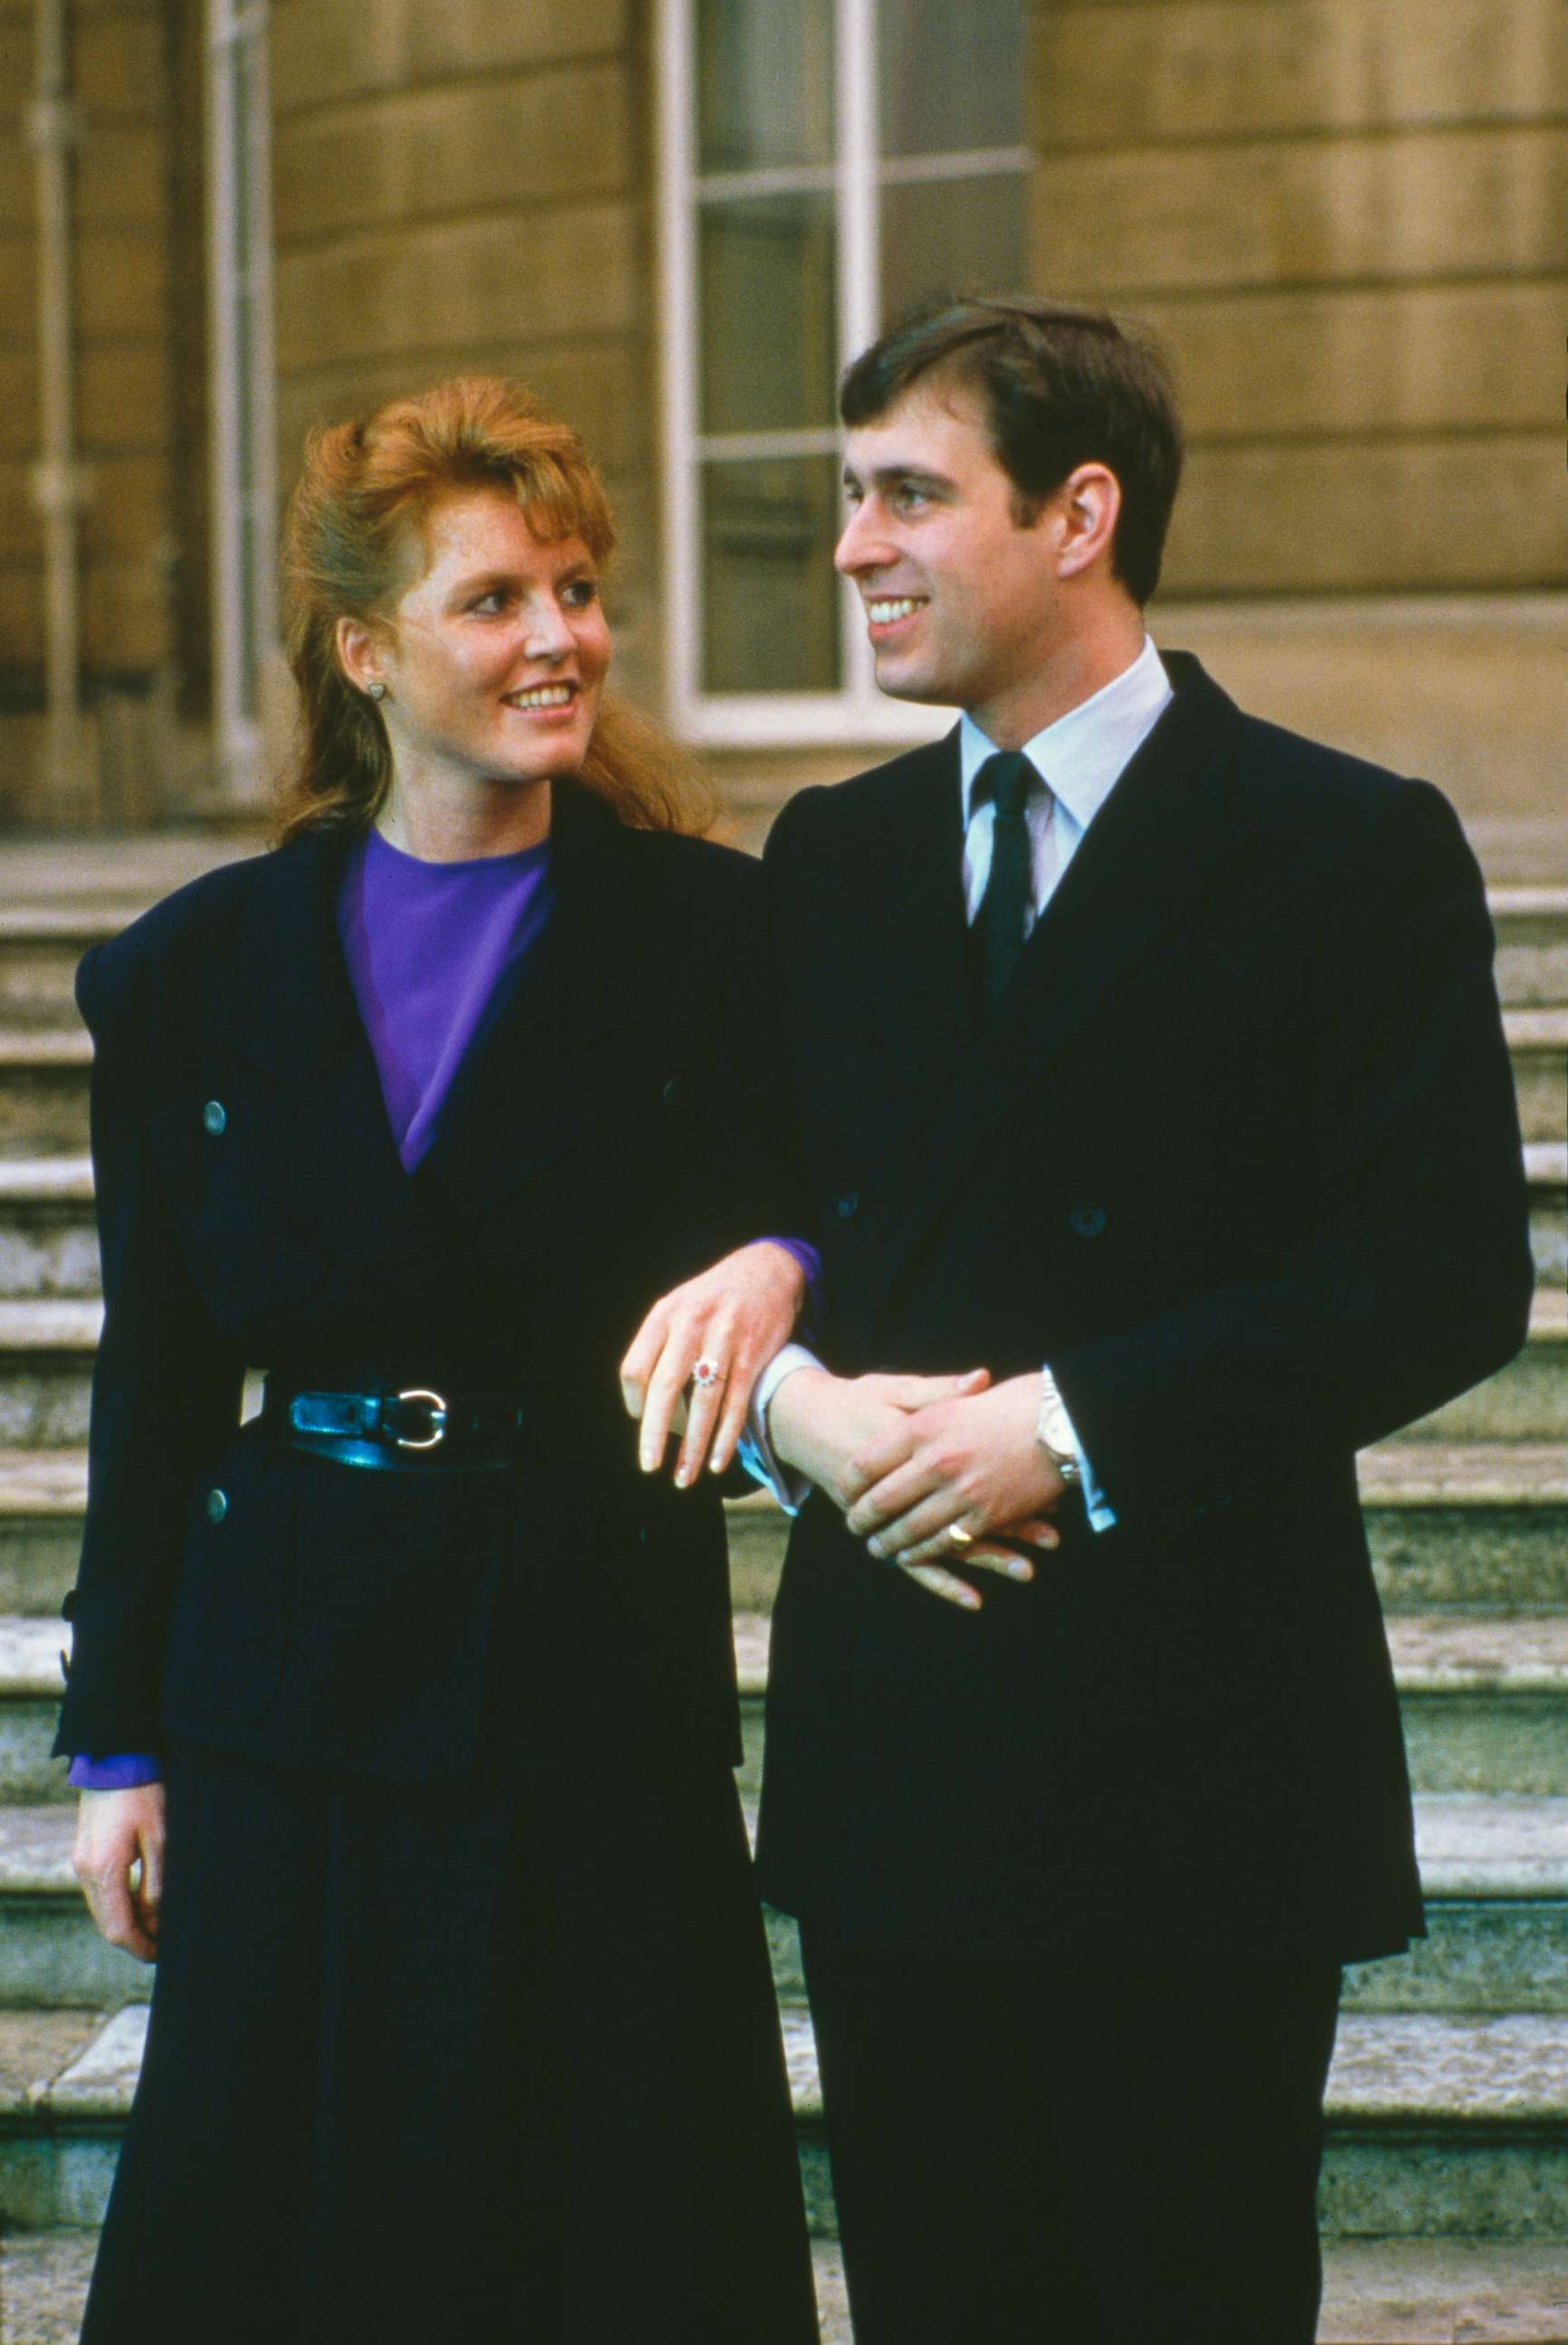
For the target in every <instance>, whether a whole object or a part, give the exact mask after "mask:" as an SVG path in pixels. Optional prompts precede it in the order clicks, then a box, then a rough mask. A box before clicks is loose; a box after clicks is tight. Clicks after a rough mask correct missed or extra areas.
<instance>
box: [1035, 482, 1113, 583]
mask: <svg viewBox="0 0 1568 2345" xmlns="http://www.w3.org/2000/svg"><path fill="white" fill-rule="evenodd" d="M1051 502H1052V503H1053V505H1054V506H1055V508H1056V510H1057V513H1058V516H1059V523H1060V529H1061V536H1060V539H1059V542H1058V549H1057V555H1056V572H1057V575H1058V577H1061V578H1078V577H1082V576H1083V574H1084V572H1085V571H1087V570H1092V569H1093V568H1094V566H1095V563H1097V562H1101V561H1105V562H1108V561H1109V559H1110V553H1111V541H1112V540H1113V538H1114V537H1115V533H1116V519H1117V516H1118V514H1119V513H1120V512H1121V510H1122V484H1121V482H1119V481H1118V480H1117V478H1116V476H1115V472H1112V471H1111V469H1110V467H1109V466H1108V465H1105V464H1080V465H1078V466H1077V468H1076V469H1075V470H1074V472H1069V473H1068V475H1067V477H1066V479H1065V480H1064V482H1063V483H1062V485H1061V487H1060V488H1059V489H1058V490H1057V492H1056V493H1055V495H1054V497H1053V498H1052V500H1051Z"/></svg>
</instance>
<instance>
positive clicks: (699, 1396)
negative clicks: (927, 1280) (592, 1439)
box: [621, 1238, 806, 1489]
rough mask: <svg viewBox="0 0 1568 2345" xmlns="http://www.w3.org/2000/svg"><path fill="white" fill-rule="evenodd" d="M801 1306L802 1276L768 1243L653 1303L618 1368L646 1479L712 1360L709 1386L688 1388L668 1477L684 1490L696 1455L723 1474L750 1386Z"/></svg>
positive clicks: (697, 1463)
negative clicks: (700, 1365)
mask: <svg viewBox="0 0 1568 2345" xmlns="http://www.w3.org/2000/svg"><path fill="white" fill-rule="evenodd" d="M805 1299H806V1274H805V1272H804V1271H803V1270H802V1269H801V1267H800V1265H799V1263H798V1262H797V1261H796V1259H795V1257H794V1255H793V1254H790V1253H789V1251H788V1250H787V1249H786V1248H785V1247H783V1246H781V1245H774V1244H772V1243H771V1241H770V1240H769V1239H767V1238H759V1240H758V1241H757V1243H756V1244H753V1245H747V1246H741V1247H740V1248H739V1250H738V1252H737V1253H735V1254H726V1255H725V1257H724V1259H723V1261H722V1262H716V1263H715V1264H714V1265H713V1268H712V1269H711V1270H705V1271H704V1272H703V1273H702V1274H701V1275H700V1277H697V1278H688V1279H687V1281H686V1284H684V1285H683V1286H677V1287H672V1288H671V1290H670V1292H669V1293H668V1294H666V1295H663V1296H661V1297H660V1299H659V1301H658V1302H657V1303H656V1304H654V1306H653V1309H652V1310H651V1311H650V1312H649V1313H648V1315H647V1318H646V1319H645V1320H644V1321H643V1324H642V1325H641V1326H640V1327H639V1328H638V1329H637V1332H636V1335H634V1336H633V1338H632V1342H631V1347H630V1349H629V1350H628V1351H627V1353H626V1358H625V1359H624V1360H623V1361H622V1362H621V1397H622V1399H623V1400H624V1401H625V1403H626V1415H627V1416H631V1417H640V1418H641V1419H642V1433H641V1435H640V1436H639V1438H638V1441H637V1462H638V1464H639V1465H640V1466H641V1467H642V1469H643V1472H644V1473H645V1474H653V1473H657V1470H658V1468H659V1467H660V1466H661V1465H662V1464H663V1462H664V1453H665V1445H666V1443H667V1441H668V1439H669V1436H670V1428H671V1425H672V1423H673V1422H674V1420H675V1416H676V1412H677V1407H678V1405H679V1403H680V1399H681V1396H682V1395H683V1394H684V1392H685V1390H686V1387H687V1384H688V1383H690V1381H691V1375H692V1371H693V1369H694V1368H695V1367H696V1366H697V1362H698V1361H699V1360H711V1361H712V1362H713V1363H714V1365H716V1366H717V1368H718V1372H719V1373H718V1379H717V1381H716V1382H714V1383H712V1384H708V1383H703V1384H698V1385H697V1386H695V1387H694V1389H693V1391H692V1395H691V1399H690V1402H689V1405H688V1408H687V1420H686V1430H685V1434H684V1436H683V1437H682V1440H681V1445H680V1453H679V1455H678V1457H677V1459H676V1466H675V1478H676V1481H677V1485H678V1486H679V1487H681V1488H682V1489H685V1488H686V1487H687V1484H688V1483H691V1482H695V1481H696V1479H697V1475H698V1474H699V1473H700V1472H701V1470H702V1461H703V1459H704V1457H708V1464H709V1466H710V1467H712V1469H713V1471H714V1472H715V1473H716V1474H722V1472H723V1471H724V1468H725V1467H727V1466H728V1463H729V1461H730V1459H731V1458H732V1457H734V1455H735V1445H736V1443H737V1442H738V1440H739V1438H740V1436H741V1433H742V1432H743V1431H744V1429H745V1426H746V1412H747V1410H748V1408H749V1406H751V1391H752V1387H753V1386H754V1385H755V1384H756V1382H757V1379H758V1377H759V1376H760V1375H761V1373H762V1370H763V1369H764V1368H765V1367H766V1366H767V1365H768V1363H769V1360H770V1359H771V1358H772V1357H773V1355H774V1353H775V1352H777V1351H778V1350H779V1347H780V1345H784V1344H787V1343H788V1342H789V1338H790V1336H791V1335H793V1334H794V1332H795V1322H796V1320H797V1319H798V1318H799V1315H800V1306H801V1304H802V1303H803V1302H804V1301H805ZM710 1443H711V1445H712V1450H711V1455H709V1444H710Z"/></svg>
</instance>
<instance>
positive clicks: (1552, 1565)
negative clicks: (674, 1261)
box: [0, 1441, 1568, 1612]
mask: <svg viewBox="0 0 1568 2345" xmlns="http://www.w3.org/2000/svg"><path fill="white" fill-rule="evenodd" d="M25 1458H26V1453H25V1452H24V1453H21V1459H20V1462H23V1463H25ZM1358 1464H1359V1473H1360V1483H1361V1513H1362V1518H1363V1520H1364V1522H1365V1524H1366V1527H1367V1537H1368V1541H1369V1546H1370V1548H1371V1551H1372V1562H1373V1568H1374V1569H1375V1571H1376V1573H1377V1578H1378V1587H1379V1592H1380V1596H1381V1598H1382V1601H1383V1605H1384V1608H1385V1609H1386V1610H1388V1611H1390V1612H1393V1611H1406V1612H1437V1611H1443V1610H1454V1611H1494V1612H1495V1611H1511V1612H1518V1611H1521V1610H1525V1609H1540V1610H1546V1611H1555V1610H1568V1453H1565V1452H1564V1450H1563V1446H1562V1444H1560V1443H1557V1442H1498V1443H1454V1444H1440V1443H1438V1442H1435V1441H1420V1442H1406V1441H1400V1442H1389V1443H1386V1444H1384V1445H1383V1446H1381V1447H1379V1448H1376V1449H1369V1450H1364V1451H1363V1452H1362V1454H1361V1457H1360V1458H1359V1461H1358ZM8 1479H9V1472H8V1467H7V1464H6V1461H5V1458H4V1457H0V1587H4V1586H5V1585H6V1584H7V1581H6V1576H5V1565H4V1553H5V1539H4V1534H5V1515H4V1512H3V1509H4V1508H5V1487H6V1483H7V1481H8ZM18 1495H19V1497H20V1492H19V1494H18ZM728 1517H729V1558H730V1586H731V1589H732V1591H733V1594H734V1599H735V1603H736V1606H737V1609H738V1610H740V1611H742V1612H767V1611H769V1609H771V1607H772V1602H773V1592H774V1589H776V1587H777V1585H778V1581H779V1571H780V1569H781V1568H782V1566H783V1561H784V1548H785V1543H786V1540H787V1538H788V1537H789V1521H788V1518H786V1517H785V1516H784V1515H782V1514H780V1512H779V1509H778V1508H777V1507H776V1506H775V1505H774V1504H773V1502H772V1500H771V1499H770V1498H769V1497H765V1496H763V1495H761V1494H759V1496H758V1497H754V1498H742V1499H736V1500H732V1501H731V1503H730V1505H729V1508H728ZM53 1584H54V1583H53V1580H52V1579H51V1581H50V1582H49V1587H50V1589H51V1590H52V1588H53ZM68 1584H69V1582H68V1581H67V1582H66V1585H68ZM11 1609H14V1610H16V1611H32V1610H38V1609H46V1607H45V1604H44V1603H43V1602H40V1603H36V1604H35V1603H32V1602H20V1601H17V1602H14V1603H13V1604H12V1608H11Z"/></svg>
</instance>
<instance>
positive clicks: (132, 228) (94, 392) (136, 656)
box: [0, 0, 206, 818]
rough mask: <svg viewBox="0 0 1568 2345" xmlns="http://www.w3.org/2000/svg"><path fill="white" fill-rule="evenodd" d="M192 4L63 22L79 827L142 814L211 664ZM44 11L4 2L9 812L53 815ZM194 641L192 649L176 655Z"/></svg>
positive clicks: (2, 381)
mask: <svg viewBox="0 0 1568 2345" xmlns="http://www.w3.org/2000/svg"><path fill="white" fill-rule="evenodd" d="M185 14H188V9H184V8H182V7H181V6H175V5H158V0H75V5H74V6H73V8H72V10H71V12H70V31H71V47H72V56H71V67H72V80H73V90H74V102H75V106H76V116H77V120H78V124H79V129H80V143H79V147H78V149H77V152H76V166H75V185H74V205H73V217H74V226H75V232H76V233H75V251H74V287H73V302H72V313H73V322H74V328H75V344H76V429H77V437H78V447H79V453H80V456H81V458H82V460H83V462H85V464H86V466H87V478H88V491H89V494H88V502H87V507H86V511H85V513H84V516H83V526H82V540H81V553H82V579H81V585H82V614H83V615H82V624H83V640H82V660H83V670H84V697H85V700H86V703H87V707H88V710H89V712H90V713H91V714H92V716H94V718H95V720H96V721H95V724H94V725H93V726H91V727H90V728H89V731H88V734H87V736H86V738H85V742H84V761H85V770H84V772H83V775H82V777H81V779H80V784H79V787H77V788H76V790H75V792H74V797H75V799H76V804H75V806H74V807H73V808H72V811H73V812H75V814H76V815H77V816H78V817H81V816H86V817H88V818H91V817H93V816H94V815H95V814H97V815H104V814H107V815H111V816H112V815H114V814H116V813H119V812H135V813H139V812H142V811H144V810H145V809H146V807H147V805H148V799H149V793H150V794H151V795H153V796H156V794H157V787H158V777H157V776H156V775H155V774H151V773H149V772H148V771H147V770H145V769H146V767H147V765H148V758H149V756H152V755H154V754H155V750H154V747H153V735H154V734H155V733H157V732H158V729H159V728H158V726H156V725H151V724H149V719H148V713H147V712H148V709H149V707H150V706H152V704H153V703H154V702H155V701H156V700H157V699H158V695H159V694H161V695H163V700H162V706H164V708H165V709H166V710H167V709H168V708H171V707H172V706H173V703H174V701H175V700H176V699H177V698H178V696H179V695H180V694H181V692H182V691H183V693H184V695H185V696H186V699H187V704H189V700H190V696H191V695H192V693H194V694H195V695H196V697H197V698H198V699H199V697H200V692H201V685H202V678H203V674H204V668H205V656H206V647H205V622H204V616H202V615H201V614H204V612H205V598H206V588H205V548H204V545H203V543H202V538H201V531H200V527H199V521H198V523H197V526H196V530H195V535H194V538H192V536H191V535H190V533H189V521H190V513H191V509H192V506H193V503H194V504H198V505H199V497H200V491H199V487H195V488H193V487H192V486H191V485H190V483H189V482H188V481H187V479H186V474H187V473H188V472H189V471H190V469H191V468H192V466H195V467H197V468H198V469H199V464H200V461H201V449H200V441H199V413H198V416H197V417H196V418H195V419H193V418H192V415H191V413H190V412H189V406H190V402H189V399H188V394H187V393H186V392H185V391H184V389H183V387H182V386H181V385H180V384H179V382H178V381H177V373H178V371H179V358H180V353H181V350H182V348H183V347H184V342H183V340H182V320H184V318H185V315H186V313H187V312H188V309H189V307H190V304H191V303H192V302H193V301H195V302H196V303H198V304H199V299H200V267H201V255H200V245H199V240H198V241H197V243H196V244H195V247H194V250H192V249H191V247H190V245H189V243H188V239H187V237H186V232H185V231H186V205H185V202H184V200H183V199H182V192H181V190H182V175H184V176H185V177H187V178H188V177H189V175H191V174H194V175H195V178H196V182H197V187H198V189H199V168H200V165H199V138H200V127H199V124H200V117H199V109H198V110H197V111H196V112H195V113H194V114H193V113H191V112H189V111H188V109H187V108H185V107H182V106H181V105H179V104H178V103H177V94H179V93H181V89H182V78H183V69H182V36H183V16H184V15H185ZM33 15H34V12H33V8H32V6H31V5H30V0H0V712H3V716H4V721H5V776H4V778H3V780H0V801H3V804H4V810H5V812H7V813H9V814H13V815H15V814H21V815H26V816H38V817H48V816H49V815H50V813H51V811H52V808H51V806H50V805H49V804H48V803H46V802H45V800H44V798H43V797H42V796H41V792H42V789H43V785H42V781H41V778H40V777H39V775H38V773H37V771H36V744H37V739H38V729H39V728H38V725H37V722H36V716H35V715H34V713H33V712H34V711H35V710H36V705H37V703H38V701H39V698H40V695H41V688H42V673H43V661H44V634H43V615H42V614H43V580H44V572H43V560H42V549H43V537H42V530H41V526H40V523H39V520H38V515H37V513H36V507H35V505H34V503H33V498H32V493H31V485H30V481H31V470H32V467H33V465H34V463H35V462H36V458H37V453H38V433H39V428H40V427H39V409H38V361H37V332H38V306H37V305H38V283H37V276H38V264H37V247H36V165H35V159H34V156H33V153H32V150H31V147H30V145H29V143H28V138H27V118H28V112H29V109H30V107H31V104H32V98H33V87H34V80H35V73H36V66H35V58H34V25H33ZM198 86H199V85H198ZM196 201H197V214H198V218H199V194H198V196H197V199H196ZM193 272H194V276H193ZM197 340H198V345H199V325H198V328H197ZM198 408H199V402H198ZM192 612H194V613H195V614H198V615H199V621H200V623H199V624H197V625H195V626H194V627H193V626H191V625H190V624H188V620H189V615H190V614H191V613H192ZM187 646H188V647H189V655H183V656H182V651H183V649H184V647H187ZM192 655H193V656H192ZM97 720H101V721H97ZM127 761H128V762H127ZM87 769H90V770H87ZM133 769H134V770H133Z"/></svg>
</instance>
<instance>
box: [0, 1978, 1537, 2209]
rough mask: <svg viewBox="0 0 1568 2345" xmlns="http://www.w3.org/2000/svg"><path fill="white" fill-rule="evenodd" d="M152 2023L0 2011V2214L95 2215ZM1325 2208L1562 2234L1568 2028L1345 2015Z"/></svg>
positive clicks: (828, 2198)
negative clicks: (1567, 2029)
mask: <svg viewBox="0 0 1568 2345" xmlns="http://www.w3.org/2000/svg"><path fill="white" fill-rule="evenodd" d="M782 2016H783V2022H784V2039H785V2051H786V2057H787V2060H788V2064H789V2079H790V2089H791V2093H792V2096H793V2098H794V2103H795V2112H796V2120H797V2125H798V2128H799V2140H800V2150H801V2165H802V2171H803V2175H804V2178H805V2182H806V2188H807V2204H808V2208H809V2213H810V2216H811V2220H812V2228H813V2229H814V2230H815V2231H816V2232H817V2233H818V2234H819V2236H822V2237H831V2236H832V2234H833V2231H834V2228H835V2217H834V2213H833V2205H832V2192H831V2188H830V2181H829V2177H828V2170H827V2157H826V2151H825V2148H824V2146H823V2141H822V2132H821V2115H822V2110H821V2093H820V2085H819V2082H818V2075H817V2054H816V2046H815V2043H814V2041H813V2038H812V2034H811V2023H810V2018H809V2014H808V2013H807V2011H806V2010H805V2008H804V2007H803V2006H802V2005H799V2004H797V2003H793V2002H790V2003H787V2004H786V2005H784V2008H783V2015H782ZM146 2029H147V2013H146V2006H145V2005H137V2004H130V2005H126V2006H125V2007H124V2008H123V2009H122V2010H120V2011H118V2012H116V2013H115V2014H113V2015H111V2016H108V2017H105V2016H103V2015H100V2014H86V2013H81V2014H76V2013H64V2012H57V2011H55V2012H28V2011H15V2012H6V2013H0V2222H4V2223H5V2224H6V2225H7V2226H13V2225H14V2226H15V2227H17V2228H22V2229H28V2230H37V2229H47V2228H60V2227H74V2226H79V2225H91V2224H93V2223H96V2222H97V2221H99V2220H100V2219H101V2217H102V2211H103V2207H104V2203H105V2200H106V2198H107V2190H108V2184H109V2180H110V2178H111V2176H112V2173H113V2167H114V2157H115V2152H116V2148H117V2142H118V2138H119V2136H120V2133H121V2131H122V2129H123V2127H124V2124H125V2119H126V2116H127V2112H128V2109H129V2106H130V2100H131V2096H132V2093H133V2092H134V2090H135V2086H136V2078H137V2072H138V2070H139V2067H140V2063H141V2056H142V2047H143V2045H144V2042H145V2038H146ZM917 2056H918V2055H917ZM1319 2219H1320V2222H1321V2224H1322V2227H1323V2228H1324V2229H1325V2231H1326V2232H1328V2233H1329V2235H1330V2236H1331V2237H1334V2238H1377V2239H1389V2238H1420V2239H1431V2238H1451V2239H1456V2240H1458V2239H1510V2240H1550V2239H1555V2240H1559V2241H1561V2240H1562V2239H1563V2238H1565V2237H1568V2031H1565V2030H1564V2029H1563V2025H1562V2024H1561V2022H1560V2020H1559V2019H1558V2018H1557V2017H1555V2016H1554V2015H1537V2014H1526V2015H1506V2016H1502V2017H1493V2018H1479V2019H1476V2018H1462V2017H1451V2016H1445V2015H1435V2014H1422V2013H1379V2014H1363V2013H1359V2012H1348V2013H1347V2014H1346V2015H1344V2017H1343V2018H1342V2019H1341V2021H1340V2025H1339V2045H1338V2047H1337V2050H1336V2054H1335V2059H1334V2066H1333V2070H1332V2072H1331V2075H1330V2077H1329V2095H1328V2137H1327V2143H1326V2147H1325V2155H1324V2163H1323V2180H1322V2185H1321V2188H1320V2190H1319Z"/></svg>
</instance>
